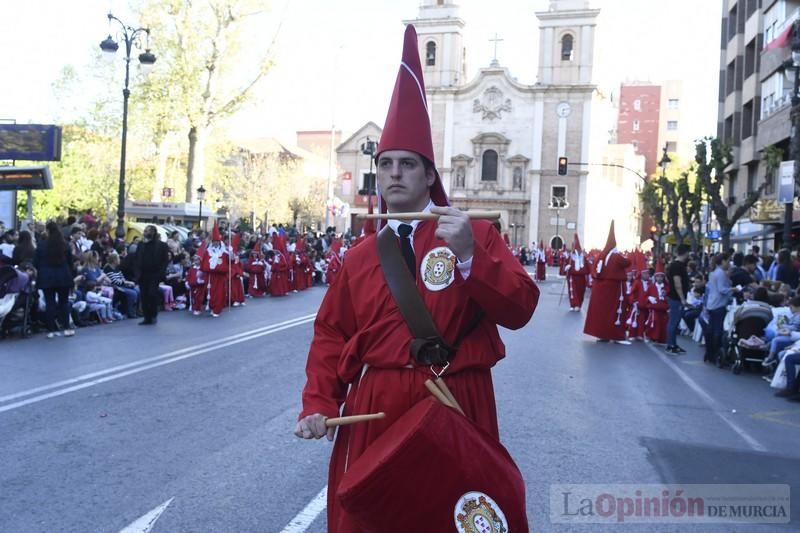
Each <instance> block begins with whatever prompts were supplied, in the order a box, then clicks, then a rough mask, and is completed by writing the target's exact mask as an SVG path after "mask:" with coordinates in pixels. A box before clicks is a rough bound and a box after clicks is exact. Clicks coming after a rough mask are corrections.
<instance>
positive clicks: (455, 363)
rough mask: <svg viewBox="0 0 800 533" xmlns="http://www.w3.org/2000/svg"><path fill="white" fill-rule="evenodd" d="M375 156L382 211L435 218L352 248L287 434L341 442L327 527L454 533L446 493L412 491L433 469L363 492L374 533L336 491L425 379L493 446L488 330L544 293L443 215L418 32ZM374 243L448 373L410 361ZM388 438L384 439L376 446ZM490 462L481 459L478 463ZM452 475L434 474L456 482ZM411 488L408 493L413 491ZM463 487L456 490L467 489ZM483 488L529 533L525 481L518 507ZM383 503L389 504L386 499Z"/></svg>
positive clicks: (492, 345)
mask: <svg viewBox="0 0 800 533" xmlns="http://www.w3.org/2000/svg"><path fill="white" fill-rule="evenodd" d="M376 159H377V185H378V208H379V211H380V212H381V213H387V212H388V213H390V214H391V213H396V212H430V213H434V214H437V215H439V219H438V221H436V220H411V221H400V220H392V219H390V220H388V222H383V221H381V222H383V223H382V224H379V226H382V227H381V228H380V231H379V233H378V234H377V236H376V235H369V236H368V237H367V238H366V240H365V241H364V242H362V243H361V244H359V245H358V246H356V247H354V248H352V249H350V250H348V252H347V258H346V260H345V261H344V262H343V264H342V266H341V270H339V271H338V273H337V274H336V275H335V278H334V280H333V282H332V283H331V284H330V287H329V288H328V290H327V293H326V295H325V298H324V300H323V302H322V305H321V306H320V309H319V312H318V313H317V317H316V320H315V323H314V338H313V340H312V342H311V348H310V350H309V355H308V362H307V363H306V376H307V381H306V384H305V387H304V388H303V392H302V410H301V411H300V415H299V417H298V421H297V423H296V425H295V428H294V433H295V435H296V436H297V437H300V438H304V439H313V438H316V439H319V438H322V437H327V438H328V439H329V440H334V436H335V437H336V439H335V444H334V447H333V452H332V457H331V463H330V468H329V472H328V505H327V512H328V531H330V532H332V533H349V532H356V531H359V532H360V531H365V530H376V531H378V530H379V531H382V532H385V533H389V532H394V531H447V530H449V529H448V527H449V528H450V529H452V528H453V525H454V522H453V520H454V518H453V517H454V509H455V511H456V512H458V510H459V509H460V508H459V507H458V502H459V499H458V495H456V496H455V497H454V498H453V499H450V496H453V495H452V494H440V493H437V489H436V487H430V486H419V485H413V484H414V483H415V481H414V480H415V479H416V480H419V479H420V476H421V475H422V474H424V473H425V472H429V471H430V469H432V468H436V466H437V465H433V464H430V462H429V461H427V462H426V461H422V462H419V463H417V464H416V465H415V467H414V468H411V469H407V470H406V471H403V472H401V474H402V475H403V477H404V479H405V482H404V486H403V487H399V486H394V485H393V486H385V487H376V488H375V489H374V490H373V491H369V492H368V494H365V497H367V498H373V499H374V502H373V503H374V504H370V505H369V512H370V513H371V516H372V519H373V520H377V521H378V524H379V525H374V526H373V527H372V528H369V527H364V525H363V522H362V521H359V520H363V517H361V518H358V517H356V516H354V515H353V514H352V512H351V511H350V510H346V509H345V508H344V507H343V505H342V502H341V501H340V499H339V498H337V490H338V489H339V488H340V483H341V482H342V479H343V477H345V479H347V477H346V476H347V474H348V473H349V472H350V471H351V470H352V471H358V470H359V469H363V468H364V467H365V466H372V464H370V465H365V464H364V463H363V462H360V459H361V458H362V456H364V459H365V460H368V459H367V457H369V455H365V452H367V451H374V450H375V448H373V447H372V446H373V445H374V446H379V445H383V446H385V445H387V444H388V445H391V444H392V442H395V441H394V440H393V439H394V438H395V437H394V436H395V433H394V432H393V431H392V429H393V428H396V427H398V426H395V425H394V424H395V422H398V421H399V420H402V419H403V415H404V414H406V413H407V412H411V411H412V410H413V409H414V407H415V406H419V405H420V404H421V403H423V402H427V401H428V398H430V394H429V392H428V390H427V389H426V387H425V381H426V380H428V379H430V378H434V373H437V374H438V373H440V372H441V374H440V375H441V378H442V379H443V380H444V381H445V382H446V383H447V385H448V387H449V388H450V390H451V391H452V394H453V395H454V396H455V398H456V400H457V401H458V402H459V403H460V404H461V406H462V407H463V408H464V412H465V415H466V417H467V418H468V419H469V420H471V421H472V422H471V424H474V426H471V427H475V426H477V428H480V430H481V431H478V432H477V433H480V435H483V436H484V438H487V439H494V440H493V442H496V443H498V444H499V434H498V427H497V413H496V408H495V398H494V388H493V385H492V374H491V368H492V367H493V366H494V365H495V364H496V363H497V362H498V361H499V360H500V359H502V358H503V357H504V356H505V348H504V345H503V342H502V340H501V339H500V335H499V332H498V329H497V326H498V325H500V326H503V327H505V328H510V329H518V328H521V327H523V326H524V325H525V324H526V323H527V322H528V321H529V320H530V318H531V316H532V314H533V312H534V309H535V308H536V304H537V302H538V299H539V289H538V288H537V287H536V284H535V283H534V282H533V280H531V278H530V276H529V275H528V273H527V272H526V271H525V270H524V269H523V268H522V265H520V264H519V262H518V261H516V260H515V259H514V257H513V255H512V254H511V251H510V250H509V249H508V246H507V245H506V243H505V242H504V240H503V237H502V236H501V235H500V234H499V233H498V232H497V230H496V229H495V228H494V227H493V226H492V224H490V223H489V222H488V221H484V220H473V221H471V220H470V219H469V218H468V216H467V214H466V213H465V212H462V211H460V210H459V209H456V208H454V207H450V206H449V202H448V199H447V195H446V194H445V191H444V187H443V185H442V181H441V179H440V177H439V173H438V172H437V170H436V167H435V165H434V155H433V143H432V141H431V129H430V122H429V116H428V112H427V102H426V96H425V86H424V82H423V79H422V68H421V66H420V56H419V49H418V47H417V37H416V32H415V30H414V27H413V26H410V25H409V26H408V27H407V28H406V34H405V42H404V48H403V60H402V63H401V66H400V69H399V72H398V76H397V82H396V85H395V89H394V94H393V97H392V102H391V105H390V108H389V113H388V116H387V119H386V123H385V126H384V129H383V134H382V137H381V140H380V149H379V152H378V153H377V154H376ZM381 234H384V235H385V237H384V238H388V237H386V236H389V235H391V238H392V239H393V240H395V241H396V242H397V246H398V247H399V248H400V251H401V253H402V258H403V259H402V260H403V262H404V263H405V265H401V267H402V266H405V267H407V268H408V272H409V275H410V276H411V280H409V281H410V282H411V283H413V284H414V285H415V286H416V290H417V292H418V293H419V296H420V297H421V298H422V301H423V303H424V305H425V307H426V308H427V309H428V310H429V312H430V315H431V317H432V319H433V321H434V322H435V324H436V329H437V330H438V333H439V335H440V336H441V337H442V338H443V339H444V340H445V341H446V342H447V343H448V344H457V345H458V346H457V349H456V351H455V355H452V354H451V358H449V359H448V360H447V364H446V365H444V366H436V365H433V364H429V363H428V362H427V361H424V360H420V359H418V358H416V357H414V356H412V354H411V352H410V345H411V341H412V335H411V332H410V330H409V327H408V325H407V323H406V322H405V320H404V318H403V315H402V314H401V312H400V310H399V309H398V306H397V304H396V303H395V300H394V297H393V295H392V293H391V291H390V289H389V287H388V285H387V282H386V278H385V274H384V271H383V268H382V266H381V261H380V258H379V254H378V242H377V241H378V239H379V238H381V237H380V235H381ZM412 280H413V281H412ZM459 341H460V342H459ZM520 355H522V354H520ZM376 412H383V413H385V415H386V416H385V418H384V419H382V420H375V421H370V422H366V423H360V424H354V425H349V426H341V427H339V428H338V430H335V429H334V428H327V427H326V426H325V420H326V419H327V418H328V417H336V416H339V414H340V413H341V414H343V415H344V416H347V415H352V414H363V413H376ZM458 416H460V415H458ZM477 433H476V434H477ZM384 434H386V435H390V436H391V437H392V438H391V439H388V438H387V439H383V440H381V441H380V443H379V442H377V441H378V440H379V439H380V437H381V436H383V435H384ZM447 434H448V433H447V432H446V431H440V432H438V434H437V435H438V437H439V438H450V437H447ZM452 438H458V439H461V438H462V436H460V435H458V436H452ZM459 442H462V441H459ZM448 444H451V443H448ZM452 444H453V446H452V447H453V448H458V446H455V445H454V444H455V443H454V442H453V443H452ZM473 459H475V458H473ZM485 459H487V458H486V457H481V458H480V461H484V460H485ZM506 461H507V462H506V463H503V464H505V465H508V461H510V457H506ZM468 462H473V463H474V461H468V460H467V458H466V457H464V464H466V463H468ZM511 464H512V465H513V461H512V462H511ZM453 474H454V473H453V472H442V474H441V475H442V476H445V477H447V478H448V479H452V477H451V476H452V475H453ZM509 479H510V478H509ZM410 487H411V488H413V490H410V491H409V488H410ZM401 490H402V491H403V492H402V493H403V494H412V495H414V496H416V497H419V498H424V499H426V500H427V502H428V503H430V502H435V503H436V504H437V505H436V506H435V507H436V512H434V513H430V514H429V513H416V514H415V509H416V507H415V506H414V503H413V502H408V501H401V500H404V498H401V497H398V496H397V494H401ZM468 490H469V489H467V488H464V493H467V492H468ZM492 490H493V491H494V494H493V495H488V496H494V498H495V500H494V501H495V502H497V503H498V504H499V506H500V507H504V506H505V508H504V509H502V511H504V513H505V517H506V518H507V519H508V523H507V524H506V525H505V530H511V531H514V532H515V533H516V532H525V531H528V529H527V519H525V508H524V492H525V491H524V485H523V486H522V487H521V493H522V495H521V497H522V500H523V505H522V506H521V508H519V506H517V505H512V504H510V503H506V504H503V503H501V502H502V501H505V502H509V501H513V502H516V503H518V502H519V499H518V498H516V499H515V498H507V499H504V498H506V496H507V494H508V493H509V492H511V491H514V494H516V495H517V496H518V495H519V490H520V487H519V486H517V485H516V484H515V483H510V482H509V483H508V484H507V485H503V484H499V485H497V486H494V487H493V488H492ZM381 494H392V495H393V497H392V498H389V499H388V500H387V499H385V498H382V497H381ZM389 500H391V501H389ZM484 501H488V500H484ZM398 504H399V505H405V506H406V509H407V512H406V514H405V517H406V519H404V520H403V523H402V524H401V523H399V522H398V523H386V519H385V515H383V512H384V511H385V510H386V506H391V505H398ZM512 507H513V508H512ZM498 516H499V515H498ZM382 517H383V521H381V519H382ZM470 523H471V522H470ZM376 528H377V529H376Z"/></svg>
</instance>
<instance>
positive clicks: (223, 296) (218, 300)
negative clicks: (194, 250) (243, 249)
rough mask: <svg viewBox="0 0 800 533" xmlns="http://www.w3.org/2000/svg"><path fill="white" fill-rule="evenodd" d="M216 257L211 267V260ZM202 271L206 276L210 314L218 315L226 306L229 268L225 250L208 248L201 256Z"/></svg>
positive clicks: (228, 257)
mask: <svg viewBox="0 0 800 533" xmlns="http://www.w3.org/2000/svg"><path fill="white" fill-rule="evenodd" d="M214 255H217V256H218V259H216V263H215V264H214V265H212V264H211V263H212V258H213V256H214ZM202 265H203V266H202V270H203V272H206V273H207V274H208V276H207V277H208V292H209V295H208V302H209V307H210V308H211V312H212V313H214V314H215V315H218V314H220V313H221V312H222V310H223V309H224V308H225V306H226V305H227V304H228V269H229V268H230V255H229V254H228V251H227V250H220V249H219V248H218V247H215V246H213V245H212V246H209V247H208V248H206V251H205V253H204V254H203V261H202Z"/></svg>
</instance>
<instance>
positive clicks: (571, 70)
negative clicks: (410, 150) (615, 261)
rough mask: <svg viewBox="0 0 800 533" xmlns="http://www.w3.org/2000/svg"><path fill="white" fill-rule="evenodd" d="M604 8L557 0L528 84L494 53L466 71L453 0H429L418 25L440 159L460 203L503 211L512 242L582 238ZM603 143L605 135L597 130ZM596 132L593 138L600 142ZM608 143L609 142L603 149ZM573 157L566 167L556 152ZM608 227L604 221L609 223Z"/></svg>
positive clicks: (547, 14)
mask: <svg viewBox="0 0 800 533" xmlns="http://www.w3.org/2000/svg"><path fill="white" fill-rule="evenodd" d="M598 14H599V10H596V9H591V8H590V7H589V2H588V0H553V1H551V2H550V4H549V10H548V11H544V12H537V13H536V16H537V18H538V19H539V25H540V39H539V50H538V56H539V68H538V75H537V81H536V83H535V84H533V85H525V84H521V83H519V82H518V81H516V79H515V78H514V77H513V76H512V75H511V73H510V72H509V70H508V69H507V68H505V67H503V66H502V65H501V64H500V63H499V62H498V61H497V59H496V58H495V59H494V60H493V61H492V62H491V63H490V64H489V65H488V66H487V67H485V68H481V69H480V71H479V73H478V75H477V76H476V77H475V78H474V79H471V80H467V79H466V68H465V57H466V51H465V47H464V43H463V30H464V27H465V21H464V20H462V19H461V18H460V17H459V8H458V6H457V5H456V4H455V3H454V2H452V1H451V0H424V1H423V3H422V5H421V6H420V8H419V14H418V17H417V18H416V19H414V20H407V21H404V22H406V23H411V24H414V25H415V26H416V29H417V34H418V42H419V48H420V57H421V59H422V66H423V70H424V76H425V84H426V90H427V96H428V109H429V112H430V115H431V127H432V132H433V144H434V151H435V156H436V164H437V167H438V168H439V171H440V174H441V176H442V179H443V181H444V184H445V188H446V189H447V192H448V194H449V196H450V199H451V201H452V202H453V204H454V205H456V206H458V207H460V208H465V209H487V210H497V211H500V212H501V213H502V220H501V222H502V226H503V230H504V231H507V232H508V234H509V236H510V238H511V239H512V240H513V241H515V244H517V245H520V246H530V245H531V243H532V242H536V243H538V242H539V240H543V241H544V242H545V243H546V244H548V245H551V246H554V247H560V245H561V243H566V244H571V242H572V234H573V233H578V234H579V235H580V236H581V237H583V236H584V233H585V229H586V226H587V224H588V223H591V221H590V220H589V219H587V204H588V202H587V193H588V190H589V189H588V187H587V182H588V179H589V172H590V171H592V170H591V168H590V167H589V166H582V165H579V164H578V163H586V162H589V161H590V160H591V157H592V154H591V153H590V152H592V149H591V148H592V147H591V143H592V135H591V134H590V132H591V131H592V129H593V126H594V127H595V130H597V124H592V123H591V117H592V113H593V104H595V102H596V101H597V99H598V98H597V97H598V94H597V88H596V86H595V85H594V84H593V83H592V64H593V57H594V35H595V27H596V18H597V15H598ZM597 133H599V138H601V139H602V142H601V143H600V144H601V145H602V144H605V143H606V142H607V138H605V137H603V135H602V131H597ZM597 140H598V137H597V136H595V142H597ZM600 149H602V148H600ZM562 156H565V157H567V158H568V160H569V166H568V171H567V174H566V175H559V174H558V159H559V157H562ZM606 227H607V225H606Z"/></svg>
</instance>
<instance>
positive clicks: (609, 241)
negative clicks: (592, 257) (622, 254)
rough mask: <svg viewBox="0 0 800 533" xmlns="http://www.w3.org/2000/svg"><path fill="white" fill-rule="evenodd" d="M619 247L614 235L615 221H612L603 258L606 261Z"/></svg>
mask: <svg viewBox="0 0 800 533" xmlns="http://www.w3.org/2000/svg"><path fill="white" fill-rule="evenodd" d="M616 247H617V238H616V236H615V235H614V221H613V220H612V221H611V226H610V227H609V228H608V238H607V239H606V247H605V248H603V254H602V258H603V259H605V258H606V256H607V255H608V253H609V252H610V251H611V250H613V249H614V248H616Z"/></svg>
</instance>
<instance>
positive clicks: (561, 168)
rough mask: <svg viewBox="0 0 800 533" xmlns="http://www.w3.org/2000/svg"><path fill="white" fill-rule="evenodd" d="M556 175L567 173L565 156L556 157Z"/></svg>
mask: <svg viewBox="0 0 800 533" xmlns="http://www.w3.org/2000/svg"><path fill="white" fill-rule="evenodd" d="M558 175H559V176H566V175H567V158H566V157H559V158H558Z"/></svg>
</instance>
